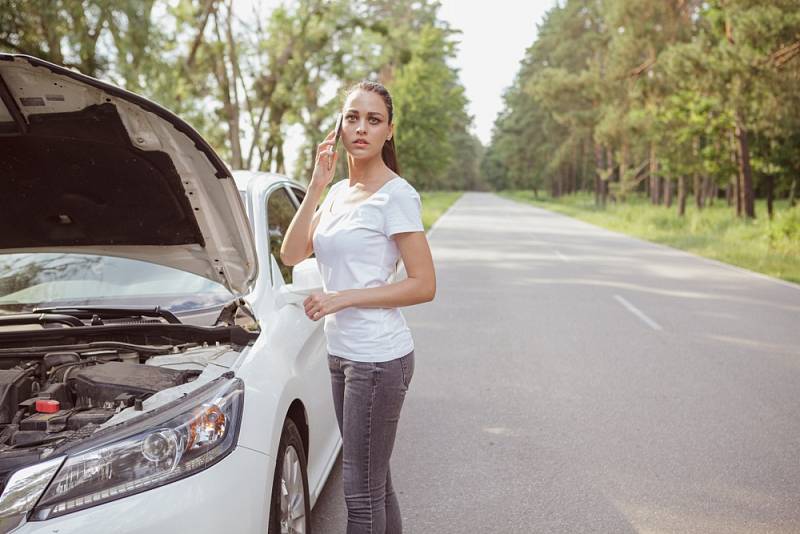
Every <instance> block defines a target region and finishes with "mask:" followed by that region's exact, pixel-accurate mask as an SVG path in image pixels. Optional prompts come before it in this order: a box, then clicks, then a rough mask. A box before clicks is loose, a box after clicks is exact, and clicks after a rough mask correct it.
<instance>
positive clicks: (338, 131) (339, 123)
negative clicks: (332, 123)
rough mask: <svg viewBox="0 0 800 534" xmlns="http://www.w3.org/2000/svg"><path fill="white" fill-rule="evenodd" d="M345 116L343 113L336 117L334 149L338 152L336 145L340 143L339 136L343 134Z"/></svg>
mask: <svg viewBox="0 0 800 534" xmlns="http://www.w3.org/2000/svg"><path fill="white" fill-rule="evenodd" d="M343 119H344V117H343V116H342V114H341V113H339V116H338V117H336V133H335V134H334V137H333V151H334V152H336V147H337V146H338V145H339V138H340V137H341V136H342V120H343Z"/></svg>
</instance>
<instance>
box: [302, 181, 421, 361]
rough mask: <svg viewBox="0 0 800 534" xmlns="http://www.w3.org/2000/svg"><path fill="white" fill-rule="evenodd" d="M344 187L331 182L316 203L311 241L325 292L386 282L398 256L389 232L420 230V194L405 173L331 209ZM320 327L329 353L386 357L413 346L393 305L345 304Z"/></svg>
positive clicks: (360, 357)
mask: <svg viewBox="0 0 800 534" xmlns="http://www.w3.org/2000/svg"><path fill="white" fill-rule="evenodd" d="M349 187H350V186H349V182H348V180H346V179H345V180H341V181H339V182H337V183H336V184H334V185H333V186H331V190H330V191H329V192H328V195H327V196H326V197H325V200H324V201H323V203H322V205H321V206H320V208H319V209H320V210H321V213H320V219H319V223H318V224H317V228H316V231H315V232H314V237H313V244H314V255H315V256H316V258H317V264H318V265H319V270H320V273H321V274H322V287H323V289H324V290H325V291H326V292H327V291H342V290H345V289H360V288H368V287H380V286H384V285H386V284H388V280H389V278H390V277H391V276H392V274H394V272H395V269H396V267H397V262H398V259H399V258H400V251H399V249H398V248H397V244H396V243H395V242H394V240H393V239H391V237H390V236H392V235H394V234H396V233H399V232H421V231H424V227H423V226H422V202H421V200H420V197H419V194H418V193H417V191H416V190H415V189H414V187H413V186H412V185H411V184H409V183H408V182H407V181H406V180H405V179H404V178H401V177H399V176H398V177H396V178H392V179H391V180H389V181H388V182H386V183H385V184H384V185H383V186H382V187H381V188H380V189H378V190H377V191H376V192H375V193H373V194H372V195H370V196H369V197H368V198H367V199H366V200H365V201H363V202H362V203H360V204H358V205H356V206H355V207H352V208H350V207H348V208H345V209H344V210H342V208H341V207H340V208H338V209H337V211H336V212H335V213H334V212H332V211H331V204H332V203H334V201H335V199H336V198H337V197H339V198H341V197H342V195H343V194H345V193H346V192H347V191H348V189H349ZM339 203H341V201H340V202H339ZM334 207H335V206H334ZM324 329H325V337H326V340H327V345H328V353H329V354H333V355H334V356H340V357H342V358H347V359H350V360H354V361H359V362H385V361H388V360H394V359H396V358H400V357H402V356H405V355H406V354H408V353H409V352H411V351H412V350H414V340H413V339H412V338H411V330H410V329H409V328H408V326H407V325H406V321H405V318H403V314H402V313H400V310H399V309H397V308H356V307H350V308H345V309H343V310H340V311H338V312H336V313H335V314H328V315H326V316H325V327H324Z"/></svg>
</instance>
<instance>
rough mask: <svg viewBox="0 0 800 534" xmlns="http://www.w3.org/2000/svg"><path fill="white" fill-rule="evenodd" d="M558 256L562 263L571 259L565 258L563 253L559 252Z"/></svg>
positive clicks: (557, 252)
mask: <svg viewBox="0 0 800 534" xmlns="http://www.w3.org/2000/svg"><path fill="white" fill-rule="evenodd" d="M556 256H558V259H560V260H561V261H569V258H568V257H566V256H564V255H563V254H562V253H561V251H558V250H556Z"/></svg>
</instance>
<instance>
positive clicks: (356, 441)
mask: <svg viewBox="0 0 800 534" xmlns="http://www.w3.org/2000/svg"><path fill="white" fill-rule="evenodd" d="M328 368H329V369H330V372H331V388H332V390H333V406H334V408H335V410H336V419H337V420H338V422H339V431H340V432H341V433H342V465H343V467H342V475H343V479H344V499H345V502H346V503H347V534H400V533H401V532H402V531H403V526H402V521H401V519H400V507H399V505H398V503H397V495H395V492H394V488H392V477H391V474H390V471H389V458H390V457H391V455H392V447H393V446H394V437H395V434H396V432H397V422H398V421H399V420H400V409H401V408H402V407H403V400H404V399H405V396H406V391H408V386H409V383H410V382H411V376H412V375H413V374H414V351H413V350H412V351H411V352H409V353H408V354H406V355H405V356H403V357H402V358H397V359H395V360H390V361H388V362H376V363H365V362H354V361H352V360H348V359H346V358H341V357H339V356H333V355H331V354H329V355H328Z"/></svg>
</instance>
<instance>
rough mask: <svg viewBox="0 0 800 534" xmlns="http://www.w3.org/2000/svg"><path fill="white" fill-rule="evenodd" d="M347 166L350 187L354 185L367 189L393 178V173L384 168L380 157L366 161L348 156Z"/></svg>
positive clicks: (384, 165)
mask: <svg viewBox="0 0 800 534" xmlns="http://www.w3.org/2000/svg"><path fill="white" fill-rule="evenodd" d="M347 164H348V165H347V168H348V171H349V178H350V184H349V185H350V187H353V186H354V185H356V184H361V185H364V186H367V187H369V186H370V185H373V184H383V183H384V182H386V181H387V180H390V179H391V178H393V177H394V173H393V172H392V170H391V169H390V168H389V167H387V166H386V164H385V163H384V162H383V158H382V157H381V156H380V155H378V156H377V157H374V158H371V159H368V160H363V159H362V160H358V159H354V158H353V157H352V156H350V157H348V160H347Z"/></svg>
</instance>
